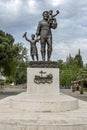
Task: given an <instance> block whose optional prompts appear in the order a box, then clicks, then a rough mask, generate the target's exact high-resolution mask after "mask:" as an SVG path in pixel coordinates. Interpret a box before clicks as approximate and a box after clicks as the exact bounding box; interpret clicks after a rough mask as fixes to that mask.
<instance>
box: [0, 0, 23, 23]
mask: <svg viewBox="0 0 87 130" xmlns="http://www.w3.org/2000/svg"><path fill="white" fill-rule="evenodd" d="M20 8H21V0H10V1H6V2H4V1H0V14H1V16H0V21H2V22H4V23H6V22H8V21H9V22H14V21H16V19H17V18H18V15H19V10H20Z"/></svg>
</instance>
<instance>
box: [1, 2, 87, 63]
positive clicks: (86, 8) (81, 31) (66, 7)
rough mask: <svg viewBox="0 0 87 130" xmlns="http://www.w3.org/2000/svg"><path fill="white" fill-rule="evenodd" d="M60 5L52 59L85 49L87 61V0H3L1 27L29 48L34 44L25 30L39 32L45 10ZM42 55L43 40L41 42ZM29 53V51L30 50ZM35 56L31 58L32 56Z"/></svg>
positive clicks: (83, 55) (30, 32) (83, 54)
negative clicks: (24, 34) (23, 36)
mask: <svg viewBox="0 0 87 130" xmlns="http://www.w3.org/2000/svg"><path fill="white" fill-rule="evenodd" d="M50 9H52V10H53V11H54V13H55V12H56V10H57V9H58V10H59V11H60V14H59V15H58V16H57V17H56V18H57V22H58V27H57V29H56V30H52V34H53V53H52V57H51V59H52V60H55V61H56V60H58V59H62V60H64V61H65V60H66V57H67V56H68V55H69V53H71V55H72V56H75V54H76V53H77V52H78V49H80V50H81V55H82V57H83V61H84V63H87V0H79V1H76V0H49V1H47V0H0V29H2V30H3V31H5V32H7V33H11V34H12V35H13V36H14V38H15V42H22V43H24V46H26V47H27V48H28V50H29V48H30V46H29V44H28V43H27V41H25V40H24V39H23V38H22V35H23V33H24V32H25V31H27V32H28V38H30V37H31V34H32V33H35V32H36V28H37V25H38V22H39V21H40V20H41V19H42V12H43V11H44V10H48V11H49V10H50ZM37 47H38V52H39V55H40V44H38V43H37ZM28 53H29V51H28ZM30 59H31V58H30Z"/></svg>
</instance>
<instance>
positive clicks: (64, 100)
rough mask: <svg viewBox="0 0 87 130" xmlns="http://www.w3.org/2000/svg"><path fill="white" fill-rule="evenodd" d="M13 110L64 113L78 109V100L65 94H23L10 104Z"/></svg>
mask: <svg viewBox="0 0 87 130" xmlns="http://www.w3.org/2000/svg"><path fill="white" fill-rule="evenodd" d="M10 107H11V108H12V109H17V110H23V111H29V112H62V111H70V110H74V109H77V108H78V107H79V105H78V100H76V99H75V98H72V97H70V96H67V95H64V94H58V95H46V94H43V95H40V94H39V95H37V94H36V95H32V94H29V95H28V94H26V93H22V94H19V95H18V96H16V98H15V99H12V100H11V102H10Z"/></svg>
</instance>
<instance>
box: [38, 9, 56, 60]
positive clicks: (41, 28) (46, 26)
mask: <svg viewBox="0 0 87 130" xmlns="http://www.w3.org/2000/svg"><path fill="white" fill-rule="evenodd" d="M42 16H43V20H42V21H40V22H39V24H38V27H37V31H36V35H37V37H38V36H40V43H41V55H42V60H43V61H45V55H46V45H47V61H50V58H51V53H52V33H51V28H52V29H56V28H57V22H56V20H53V21H52V22H51V23H49V12H48V11H44V12H43V14H42ZM53 17H54V16H53Z"/></svg>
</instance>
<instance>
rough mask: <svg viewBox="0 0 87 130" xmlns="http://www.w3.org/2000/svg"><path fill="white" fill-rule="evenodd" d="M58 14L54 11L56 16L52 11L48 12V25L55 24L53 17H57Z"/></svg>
mask: <svg viewBox="0 0 87 130" xmlns="http://www.w3.org/2000/svg"><path fill="white" fill-rule="evenodd" d="M58 14H59V10H57V11H56V14H54V15H53V10H49V19H48V23H49V24H52V23H53V22H56V18H55V16H57V15H58Z"/></svg>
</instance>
